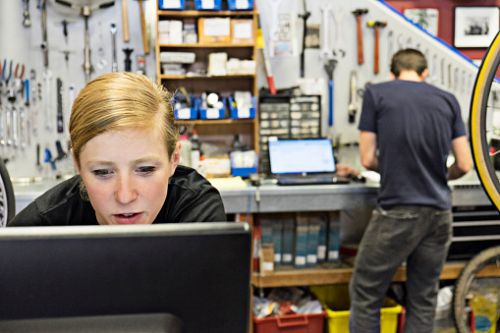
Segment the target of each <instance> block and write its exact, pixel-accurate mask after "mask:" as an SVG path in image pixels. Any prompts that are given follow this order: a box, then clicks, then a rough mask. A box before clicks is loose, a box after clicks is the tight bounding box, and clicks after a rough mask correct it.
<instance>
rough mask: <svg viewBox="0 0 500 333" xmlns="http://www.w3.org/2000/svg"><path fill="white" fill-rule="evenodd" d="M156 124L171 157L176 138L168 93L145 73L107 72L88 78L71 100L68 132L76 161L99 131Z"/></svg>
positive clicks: (175, 127) (146, 126)
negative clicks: (73, 99)
mask: <svg viewBox="0 0 500 333" xmlns="http://www.w3.org/2000/svg"><path fill="white" fill-rule="evenodd" d="M155 127H157V128H158V129H159V130H160V131H161V133H162V135H163V137H164V139H165V144H166V147H167V152H168V157H169V158H171V157H172V153H173V152H174V149H175V145H176V143H177V140H178V130H177V126H176V125H175V123H174V114H173V110H172V105H171V94H170V93H169V92H168V91H167V90H166V89H165V88H164V87H163V86H160V85H158V84H155V83H153V82H152V81H151V80H150V79H148V78H147V77H146V76H144V75H140V74H134V73H126V72H118V73H107V74H104V75H101V76H99V77H97V78H96V79H94V80H92V81H90V82H89V83H88V84H87V85H86V86H85V87H84V88H83V89H82V90H81V91H80V93H79V95H78V97H77V98H76V99H75V101H74V103H73V108H72V111H71V118H70V122H69V132H70V138H71V147H72V149H73V154H74V157H75V161H76V163H77V164H78V165H79V164H80V152H81V150H82V148H83V146H84V145H85V144H86V143H87V142H89V141H90V140H91V139H92V138H94V137H96V136H97V135H99V134H102V133H105V132H108V131H113V130H120V129H128V128H141V129H149V128H155Z"/></svg>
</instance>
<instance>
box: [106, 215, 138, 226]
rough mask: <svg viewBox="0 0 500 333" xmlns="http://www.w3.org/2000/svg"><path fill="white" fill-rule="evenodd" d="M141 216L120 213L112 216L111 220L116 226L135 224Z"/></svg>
mask: <svg viewBox="0 0 500 333" xmlns="http://www.w3.org/2000/svg"><path fill="white" fill-rule="evenodd" d="M141 216H142V214H141V213H121V214H113V219H114V220H115V222H116V223H117V224H136V223H138V222H139V220H140V218H141Z"/></svg>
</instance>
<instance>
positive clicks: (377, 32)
mask: <svg viewBox="0 0 500 333" xmlns="http://www.w3.org/2000/svg"><path fill="white" fill-rule="evenodd" d="M366 25H367V26H368V28H373V31H374V32H375V49H374V51H373V57H374V58H373V74H378V72H379V52H380V51H379V50H380V29H381V28H383V27H385V26H387V22H384V21H368V23H367V24H366Z"/></svg>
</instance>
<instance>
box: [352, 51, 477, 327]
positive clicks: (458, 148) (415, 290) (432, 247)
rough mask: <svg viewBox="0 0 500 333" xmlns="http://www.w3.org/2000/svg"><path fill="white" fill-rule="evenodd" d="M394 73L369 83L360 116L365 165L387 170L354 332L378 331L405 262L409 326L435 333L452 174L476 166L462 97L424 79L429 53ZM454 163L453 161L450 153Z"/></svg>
mask: <svg viewBox="0 0 500 333" xmlns="http://www.w3.org/2000/svg"><path fill="white" fill-rule="evenodd" d="M391 73H392V75H393V78H394V79H395V80H392V81H389V82H385V83H380V84H374V85H372V86H370V87H368V88H367V89H366V92H365V95H364V100H363V109H362V114H361V118H360V123H359V130H360V131H361V132H360V155H361V164H362V165H363V166H364V167H365V168H367V169H369V170H373V171H377V172H379V173H380V176H381V183H380V190H379V194H378V207H377V208H376V209H375V210H374V211H373V215H372V218H371V220H370V223H369V225H368V227H367V230H366V232H365V234H364V236H363V239H362V241H361V244H360V248H359V252H358V256H357V258H356V263H355V269H354V274H353V278H352V280H351V285H350V293H351V318H350V326H351V333H360V332H369V333H374V332H379V331H380V328H379V327H380V321H379V317H380V314H379V310H380V308H381V306H382V303H383V299H384V296H385V294H386V292H387V289H388V288H389V285H390V283H391V280H392V277H393V275H394V273H395V272H396V270H397V269H398V267H399V266H400V265H401V264H402V263H403V262H404V261H406V267H407V282H406V285H407V304H406V311H407V312H406V325H405V326H406V327H405V332H406V333H427V332H432V328H433V324H434V311H435V306H436V296H437V289H438V282H439V274H440V272H441V269H442V267H443V265H444V262H445V259H446V255H447V252H448V248H449V245H450V243H451V222H452V214H451V195H450V188H449V187H448V184H447V180H449V179H455V178H458V177H461V176H462V175H464V174H465V173H467V172H468V171H469V170H470V169H471V167H472V158H471V156H470V152H469V148H468V144H467V138H466V136H465V128H464V124H463V122H462V118H461V115H460V107H459V104H458V102H457V100H456V98H455V97H454V96H453V95H452V94H450V93H448V92H445V91H443V90H440V89H438V88H436V87H434V86H432V85H429V84H427V83H425V82H424V80H425V78H426V77H427V75H428V69H427V61H426V59H425V57H424V55H423V54H422V53H421V52H420V51H418V50H414V49H405V50H401V51H398V52H397V53H396V54H395V55H394V56H393V58H392V62H391ZM450 150H451V152H452V153H453V155H454V157H455V162H454V163H453V165H451V166H450V167H449V168H447V166H446V161H447V158H448V155H449V152H450Z"/></svg>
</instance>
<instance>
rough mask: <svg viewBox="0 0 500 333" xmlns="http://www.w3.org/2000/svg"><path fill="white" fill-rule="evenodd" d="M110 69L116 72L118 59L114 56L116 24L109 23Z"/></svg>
mask: <svg viewBox="0 0 500 333" xmlns="http://www.w3.org/2000/svg"><path fill="white" fill-rule="evenodd" d="M111 53H112V60H111V71H112V72H118V60H117V56H116V24H114V23H111Z"/></svg>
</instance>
